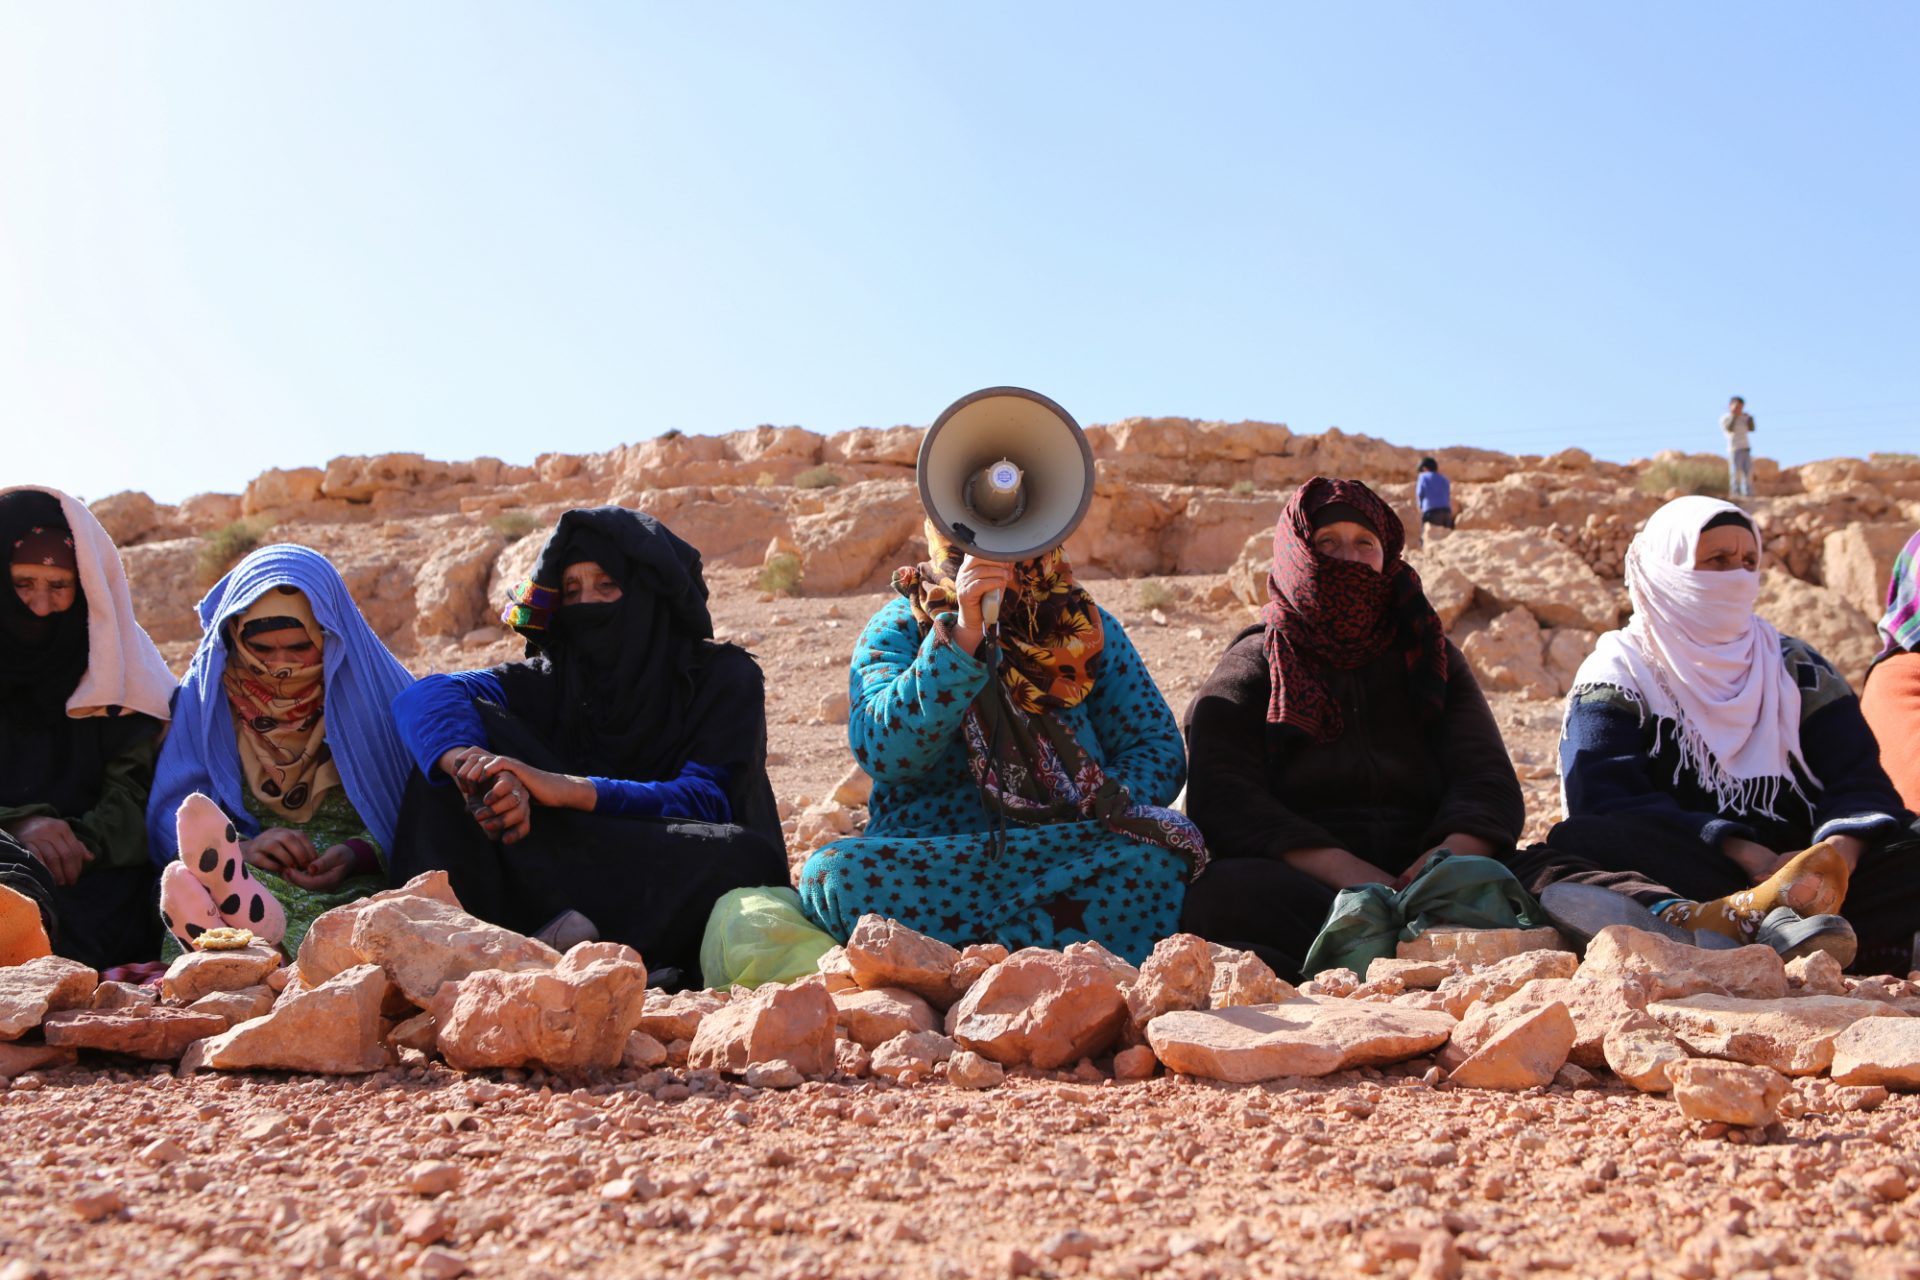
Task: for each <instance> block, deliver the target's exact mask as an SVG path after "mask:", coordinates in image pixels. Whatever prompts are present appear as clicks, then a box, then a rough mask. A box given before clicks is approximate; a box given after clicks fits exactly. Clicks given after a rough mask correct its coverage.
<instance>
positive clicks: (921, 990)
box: [847, 914, 960, 1009]
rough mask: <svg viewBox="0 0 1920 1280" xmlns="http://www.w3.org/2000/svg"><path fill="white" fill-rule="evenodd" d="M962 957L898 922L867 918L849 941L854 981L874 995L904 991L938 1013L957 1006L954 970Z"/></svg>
mask: <svg viewBox="0 0 1920 1280" xmlns="http://www.w3.org/2000/svg"><path fill="white" fill-rule="evenodd" d="M959 961H960V953H959V952H958V951H956V950H954V949H953V948H952V947H950V946H948V945H947V944H946V943H944V942H942V941H940V940H939V939H938V938H929V937H927V936H926V935H925V934H923V933H915V932H914V931H913V930H912V929H909V928H907V927H906V926H905V925H903V924H901V923H900V922H899V921H898V920H889V919H887V918H886V917H885V916H878V915H872V914H868V915H864V916H861V917H860V919H859V920H858V921H857V922H855V924H854V926H853V936H852V937H850V938H848V939H847V963H848V964H849V965H850V966H852V968H853V979H854V981H855V982H858V983H859V984H860V985H861V986H862V987H865V988H866V989H867V990H869V991H871V990H873V989H874V988H875V987H904V988H905V989H907V990H908V991H911V992H913V993H914V994H915V995H917V996H919V997H920V998H921V999H922V1000H925V1001H927V1002H928V1003H929V1004H931V1005H933V1006H934V1007H935V1008H938V1009H945V1008H946V1007H947V1006H948V1005H950V1004H952V1003H953V1000H954V994H953V983H952V975H953V968H954V966H955V965H956V964H958V963H959Z"/></svg>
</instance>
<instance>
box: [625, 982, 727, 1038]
mask: <svg viewBox="0 0 1920 1280" xmlns="http://www.w3.org/2000/svg"><path fill="white" fill-rule="evenodd" d="M725 1004H726V1001H724V1000H722V999H720V997H718V996H716V995H714V994H713V993H712V992H710V991H679V992H675V993H673V994H671V995H669V994H668V993H667V992H665V991H652V990H650V991H648V992H647V1000H646V1007H645V1008H644V1009H643V1010H642V1011H641V1014H640V1022H639V1024H638V1025H637V1026H636V1027H635V1028H634V1029H635V1030H637V1031H644V1032H646V1033H647V1034H648V1035H650V1036H652V1037H653V1038H654V1039H656V1040H658V1041H659V1042H660V1043H661V1044H672V1043H673V1042H674V1041H675V1040H687V1041H691V1040H692V1039H693V1037H694V1033H695V1032H697V1031H698V1030H699V1029H700V1021H701V1019H703V1018H705V1017H706V1016H707V1015H708V1014H710V1013H712V1012H713V1011H714V1010H715V1009H719V1008H722V1007H724V1006H725Z"/></svg>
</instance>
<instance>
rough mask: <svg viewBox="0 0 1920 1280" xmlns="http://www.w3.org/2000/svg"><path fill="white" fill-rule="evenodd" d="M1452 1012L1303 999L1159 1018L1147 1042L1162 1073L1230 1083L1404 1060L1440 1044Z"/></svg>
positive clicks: (1451, 1024)
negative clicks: (1165, 1069)
mask: <svg viewBox="0 0 1920 1280" xmlns="http://www.w3.org/2000/svg"><path fill="white" fill-rule="evenodd" d="M1453 1028H1454V1020H1453V1017H1452V1016H1451V1015H1450V1014H1446V1013H1438V1012H1432V1011H1428V1010H1421V1009H1404V1008H1398V1007H1396V1006H1393V1005H1383V1004H1371V1003H1361V1002H1358V1001H1350V1000H1315V999H1312V998H1311V997H1306V996H1301V997H1299V998H1296V999H1293V1000H1283V1001H1281V1002H1280V1003H1278V1004H1267V1005H1247V1006H1242V1007H1238V1008H1230V1009H1206V1010H1181V1011H1178V1012H1174V1013H1163V1014H1161V1015H1160V1016H1159V1017H1157V1018H1155V1019H1154V1020H1153V1021H1152V1022H1150V1023H1148V1024H1147V1043H1148V1044H1150V1045H1152V1046H1153V1052H1154V1054H1155V1056H1157V1057H1158V1058H1159V1059H1160V1061H1161V1062H1163V1063H1165V1064H1166V1066H1167V1068H1168V1069H1169V1070H1172V1071H1180V1072H1184V1073H1186V1074H1187V1075H1192V1076H1206V1077H1208V1078H1210V1079H1214V1080H1226V1081H1229V1082H1231V1083H1234V1084H1253V1083H1255V1082H1257V1081H1261V1080H1274V1079H1278V1078H1279V1077H1281V1076H1324V1075H1329V1074H1331V1073H1333V1072H1335V1071H1340V1070H1344V1069H1345V1068H1348V1067H1363V1066H1373V1065H1378V1064H1380V1063H1386V1062H1402V1061H1405V1060H1406V1059H1408V1058H1414V1057H1418V1056H1419V1055H1420V1054H1423V1053H1427V1052H1430V1051H1431V1050H1433V1049H1436V1048H1438V1047H1439V1046H1441V1045H1442V1044H1445V1043H1446V1040H1447V1037H1448V1036H1449V1035H1451V1034H1452V1033H1453Z"/></svg>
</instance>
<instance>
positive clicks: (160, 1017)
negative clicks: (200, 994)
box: [44, 1005, 227, 1062]
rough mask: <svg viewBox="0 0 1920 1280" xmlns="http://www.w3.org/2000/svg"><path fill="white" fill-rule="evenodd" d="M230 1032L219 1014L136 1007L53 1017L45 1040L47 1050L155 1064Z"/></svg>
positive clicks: (49, 1018) (71, 1012)
mask: <svg viewBox="0 0 1920 1280" xmlns="http://www.w3.org/2000/svg"><path fill="white" fill-rule="evenodd" d="M226 1029H227V1021H226V1019H225V1018H222V1017H220V1016H219V1015H218V1014H214V1013H207V1012H204V1011H195V1010H191V1009H175V1008H171V1007H169V1006H167V1005H135V1006H132V1007H129V1008H124V1009H68V1010H66V1011H64V1012H61V1013H52V1014H48V1015H47V1021H46V1027H45V1031H44V1034H45V1036H46V1041H47V1043H48V1044H51V1045H59V1046H61V1047H63V1048H68V1049H99V1050H101V1051H103V1052H106V1053H124V1054H126V1055H128V1056H129V1057H134V1058H145V1059H147V1060H148V1061H151V1062H172V1061H174V1060H175V1059H177V1058H178V1057H179V1056H180V1055H181V1053H183V1052H184V1051H185V1050H186V1047H187V1046H188V1045H190V1044H192V1043H193V1042H194V1041H195V1040H202V1039H205V1038H206V1037H207V1036H211V1035H218V1034H219V1033H220V1032H222V1031H225V1030H226Z"/></svg>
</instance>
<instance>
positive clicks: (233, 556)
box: [194, 520, 267, 587]
mask: <svg viewBox="0 0 1920 1280" xmlns="http://www.w3.org/2000/svg"><path fill="white" fill-rule="evenodd" d="M266 531H267V526H266V525H265V524H262V523H261V522H260V521H258V520H235V521H234V522H233V523H232V524H230V525H227V526H225V527H223V528H219V529H215V530H214V531H213V532H212V533H206V534H202V535H201V536H200V551H199V554H198V555H197V556H196V557H195V559H194V564H195V567H196V568H197V569H198V570H199V572H200V582H201V585H203V586H209V587H210V586H212V585H213V584H214V583H216V582H218V581H219V580H220V576H221V575H222V574H224V573H225V572H226V571H227V570H229V569H231V568H233V566H235V565H236V564H239V563H240V561H241V560H242V559H244V558H245V557H246V554H247V553H248V552H249V551H252V550H253V549H254V548H255V547H257V546H259V545H260V535H261V534H263V533H265V532H266Z"/></svg>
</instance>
